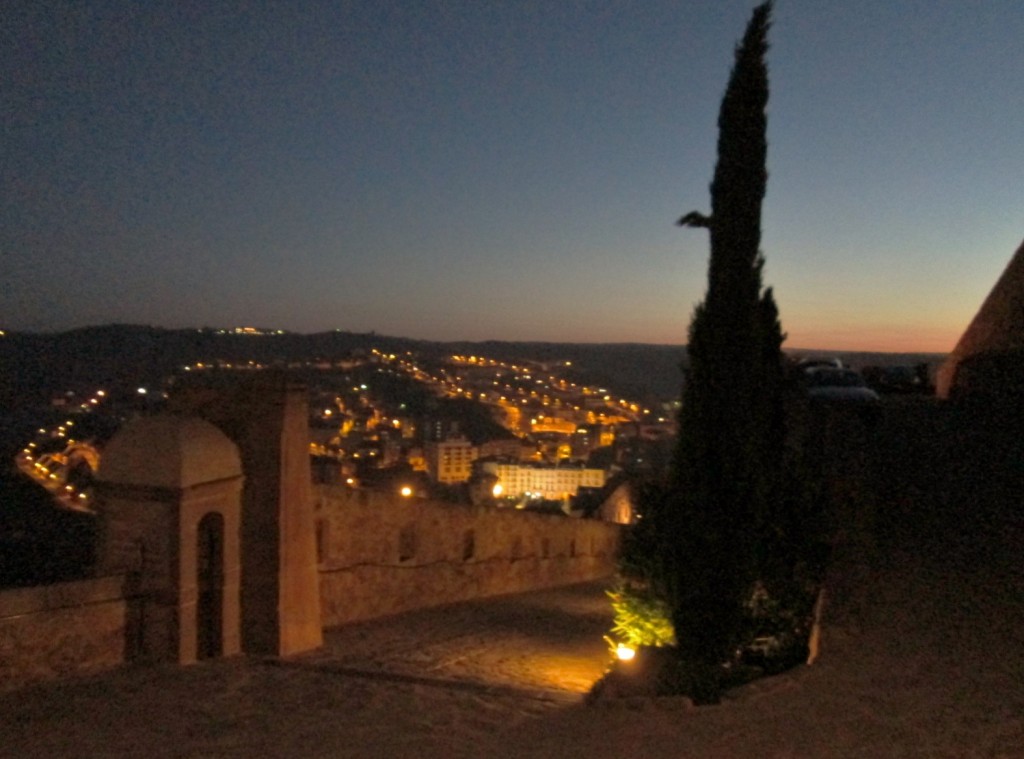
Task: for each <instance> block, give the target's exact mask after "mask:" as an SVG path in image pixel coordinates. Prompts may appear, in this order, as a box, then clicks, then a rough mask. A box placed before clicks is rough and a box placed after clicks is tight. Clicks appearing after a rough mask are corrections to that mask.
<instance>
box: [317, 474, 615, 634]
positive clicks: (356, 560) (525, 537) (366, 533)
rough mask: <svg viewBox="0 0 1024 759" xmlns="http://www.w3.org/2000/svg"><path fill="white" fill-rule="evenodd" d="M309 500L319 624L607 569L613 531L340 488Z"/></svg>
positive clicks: (600, 525) (578, 578)
mask: <svg viewBox="0 0 1024 759" xmlns="http://www.w3.org/2000/svg"><path fill="white" fill-rule="evenodd" d="M315 495H316V517H317V557H318V560H319V569H320V603H321V612H322V618H323V624H324V627H333V626H337V625H342V624H346V623H349V622H355V621H358V620H363V619H371V618H373V617H380V616H384V615H387V614H394V613H397V612H401V611H407V610H410V609H416V608H423V607H427V606H435V605H440V604H445V603H452V602H454V601H463V600H468V599H472V598H482V597H486V596H493V595H499V594H503V593H516V592H523V591H528V590H534V589H538V588H545V587H553V586H557V585H567V584H570V583H574V582H583V581H586V580H592V579H597V578H601V577H606V576H609V575H611V574H612V573H613V572H614V571H615V558H616V554H617V552H618V547H619V539H620V532H621V529H622V528H621V526H620V525H614V524H609V523H607V522H600V521H595V520H581V519H570V518H568V517H564V516H560V515H551V514H538V513H532V512H524V511H515V510H511V509H494V508H484V507H476V506H469V505H455V504H444V503H437V502H431V501H424V500H420V499H404V498H401V497H399V496H394V497H392V496H390V495H389V494H384V493H374V492H369V491H359V490H352V489H349V488H345V487H343V486H331V485H324V486H319V487H318V488H317V489H316V493H315Z"/></svg>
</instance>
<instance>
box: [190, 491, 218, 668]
mask: <svg viewBox="0 0 1024 759" xmlns="http://www.w3.org/2000/svg"><path fill="white" fill-rule="evenodd" d="M196 559H197V567H196V580H197V586H198V591H199V597H198V599H197V603H196V637H197V640H196V657H197V658H199V659H209V658H212V657H215V656H220V655H221V654H222V653H223V639H224V632H223V628H224V615H223V604H224V517H223V516H221V515H220V514H218V513H217V512H214V511H211V512H210V513H209V514H207V515H206V516H204V517H203V518H202V519H201V520H200V521H199V530H198V546H197V550H196Z"/></svg>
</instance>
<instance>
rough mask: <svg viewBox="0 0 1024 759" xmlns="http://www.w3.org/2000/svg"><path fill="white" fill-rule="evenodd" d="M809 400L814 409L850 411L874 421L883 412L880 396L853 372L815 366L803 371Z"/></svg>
mask: <svg viewBox="0 0 1024 759" xmlns="http://www.w3.org/2000/svg"><path fill="white" fill-rule="evenodd" d="M804 381H805V383H806V387H807V397H808V398H809V399H810V402H811V405H812V406H819V407H820V406H826V407H830V408H835V409H849V410H851V411H854V412H856V413H858V414H860V415H862V416H863V418H864V419H865V420H867V421H874V420H875V419H876V418H877V416H878V414H879V413H880V411H881V406H880V398H879V396H878V393H876V392H875V391H874V390H872V389H871V388H870V387H868V386H867V383H866V382H865V381H864V378H863V377H862V376H861V375H860V372H857V371H855V370H853V369H841V368H839V367H833V366H814V367H811V368H809V369H807V370H805V371H804Z"/></svg>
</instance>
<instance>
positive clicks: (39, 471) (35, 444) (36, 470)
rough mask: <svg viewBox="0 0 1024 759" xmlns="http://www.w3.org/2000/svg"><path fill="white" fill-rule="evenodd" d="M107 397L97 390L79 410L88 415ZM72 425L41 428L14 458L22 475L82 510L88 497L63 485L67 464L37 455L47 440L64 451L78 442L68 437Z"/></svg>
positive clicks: (57, 457) (55, 456)
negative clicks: (57, 441)
mask: <svg viewBox="0 0 1024 759" xmlns="http://www.w3.org/2000/svg"><path fill="white" fill-rule="evenodd" d="M139 392H140V393H145V392H146V389H145V388H139ZM106 395H107V394H106V392H105V391H104V390H97V391H96V393H95V394H94V395H93V396H92V397H91V398H89V399H88V400H87V401H85V402H83V403H81V404H80V405H79V409H80V410H81V411H83V412H91V411H92V410H93V409H94V408H95V407H96V406H98V405H99V404H100V403H101V402H102V401H103V400H104V399H105V398H106ZM74 425H75V421H74V420H73V419H67V420H65V421H64V423H63V424H59V425H57V426H56V427H54V428H53V429H47V428H45V427H40V428H39V429H38V430H37V431H36V439H35V440H32V441H30V442H29V443H28V444H27V445H26V446H25V447H24V448H23V449H22V450H21V452H20V453H19V454H18V456H17V457H16V458H15V462H16V464H17V465H18V468H19V469H20V470H21V471H22V472H24V473H25V474H27V475H28V476H29V477H31V478H32V479H34V480H35V481H36V482H38V483H40V484H41V485H43V486H44V487H45V488H46V489H47V490H49V491H50V492H51V493H55V494H57V495H59V496H61V497H62V499H63V500H64V501H65V503H68V504H69V505H75V506H79V507H82V506H85V505H86V504H87V503H88V500H89V494H88V493H86V492H84V491H79V490H77V489H76V488H75V486H74V485H72V484H70V483H65V482H64V477H65V476H66V472H65V471H63V470H62V468H61V467H62V466H63V464H65V463H66V462H65V461H62V458H63V455H62V454H52V453H44V454H39V446H40V443H41V442H43V441H44V440H45V439H46V438H50V439H60V440H63V441H64V442H65V448H64V450H65V451H66V450H67V449H68V448H70V447H71V446H73V445H75V444H76V442H77V441H76V440H75V439H74V438H73V437H72V436H71V434H72V430H71V428H72V427H74Z"/></svg>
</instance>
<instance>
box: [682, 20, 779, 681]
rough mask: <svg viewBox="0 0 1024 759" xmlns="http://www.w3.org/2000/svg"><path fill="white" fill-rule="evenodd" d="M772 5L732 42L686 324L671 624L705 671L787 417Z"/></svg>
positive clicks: (716, 653) (751, 554)
mask: <svg viewBox="0 0 1024 759" xmlns="http://www.w3.org/2000/svg"><path fill="white" fill-rule="evenodd" d="M771 9H772V3H771V0H769V1H768V2H765V3H764V4H763V5H760V6H758V7H757V8H756V9H755V10H754V12H753V15H752V17H751V20H750V23H749V24H748V26H747V29H746V32H745V34H744V36H743V40H742V42H741V43H740V45H739V46H738V47H737V49H736V60H735V65H734V67H733V70H732V73H731V76H730V78H729V83H728V86H727V88H726V91H725V96H724V98H723V99H722V105H721V110H720V112H719V117H718V129H719V135H718V162H717V164H716V166H715V174H714V179H713V181H712V183H711V215H710V216H705V215H703V214H700V213H698V212H692V213H689V214H687V215H686V216H684V217H683V218H681V219H680V220H679V224H680V225H682V226H693V227H706V228H707V229H708V230H709V232H710V238H711V256H710V263H709V266H708V289H707V294H706V296H705V299H704V301H703V302H702V303H701V304H699V305H698V306H697V307H696V309H695V311H694V314H693V319H692V321H691V323H690V331H689V342H688V348H687V350H688V354H689V368H688V370H687V375H686V384H685V389H684V391H683V405H682V410H681V412H680V434H679V443H678V448H677V453H676V460H675V464H674V470H673V491H674V496H673V498H672V500H671V503H670V506H669V513H668V514H666V515H665V517H664V518H665V520H666V522H667V524H666V527H667V528H669V529H670V530H671V531H672V533H673V535H674V536H675V540H674V541H673V542H672V545H673V552H674V555H673V556H672V557H671V561H670V562H669V565H670V566H671V568H672V569H671V573H672V577H671V581H670V582H669V583H668V586H669V593H670V595H671V598H670V605H671V606H672V621H673V624H674V625H675V630H676V639H677V642H678V646H679V648H680V651H681V653H682V654H683V656H684V657H685V658H687V659H689V660H691V661H694V662H698V663H702V664H705V665H708V666H717V665H719V664H721V663H722V662H724V661H726V660H727V659H728V658H729V657H730V656H731V655H732V653H733V652H734V651H735V648H736V646H737V644H738V643H739V642H740V641H739V636H740V632H741V629H742V625H743V603H744V601H745V599H746V597H747V595H748V594H749V592H750V588H751V586H752V584H753V582H754V581H755V580H756V579H757V578H758V576H759V574H760V573H761V571H762V567H763V565H764V562H765V560H766V553H767V550H768V549H767V548H766V545H767V544H766V540H767V537H766V536H767V535H769V534H770V532H771V529H770V527H771V521H772V519H773V518H774V515H773V511H774V509H775V508H776V505H775V504H776V503H777V502H778V499H779V495H780V494H779V486H780V479H781V471H780V470H781V465H782V461H781V456H782V453H781V452H782V449H783V437H784V424H783V416H782V368H781V345H782V341H783V339H784V337H783V335H782V331H781V327H780V324H779V319H778V309H777V308H776V305H775V301H774V298H773V295H772V291H771V290H770V289H767V290H766V289H764V288H763V286H762V279H761V274H762V268H763V266H764V259H763V257H762V255H761V252H760V249H759V246H760V242H761V204H762V201H763V199H764V194H765V187H766V184H767V171H766V169H765V159H766V155H767V142H766V137H765V132H766V126H767V119H766V115H765V107H766V105H767V102H768V71H767V67H766V65H765V53H766V52H767V49H768V42H767V34H768V28H769V26H770V16H771Z"/></svg>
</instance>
